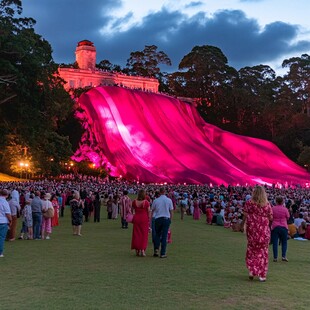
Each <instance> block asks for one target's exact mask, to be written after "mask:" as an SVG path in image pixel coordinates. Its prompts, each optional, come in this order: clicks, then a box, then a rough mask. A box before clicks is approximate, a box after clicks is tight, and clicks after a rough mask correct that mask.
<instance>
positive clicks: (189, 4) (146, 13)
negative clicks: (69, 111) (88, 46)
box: [23, 0, 310, 74]
mask: <svg viewBox="0 0 310 310" xmlns="http://www.w3.org/2000/svg"><path fill="white" fill-rule="evenodd" d="M23 9H24V11H23V15H24V16H27V17H33V18H34V19H35V20H36V21H37V24H36V26H35V29H36V32H37V33H38V34H40V35H42V37H44V38H45V39H46V40H48V41H49V42H50V43H51V45H52V48H53V57H54V60H55V61H56V62H57V63H62V62H64V63H72V62H74V61H75V54H74V51H75V47H76V44H77V42H79V41H81V40H83V39H88V40H91V41H92V42H94V44H95V46H96V48H97V62H99V61H100V60H103V59H108V60H109V61H110V62H111V63H113V64H119V65H121V66H124V65H125V64H126V60H127V59H128V58H129V55H130V52H133V51H138V50H143V48H144V46H145V45H153V44H154V45H156V46H158V50H162V51H164V52H165V53H166V54H167V55H168V56H169V57H170V59H171V60H172V67H170V68H165V71H174V70H177V67H178V64H179V63H180V61H181V59H182V58H183V56H185V55H186V54H188V53H189V52H190V51H191V49H192V48H193V47H194V46H196V45H214V46H217V47H219V48H220V49H221V50H222V51H223V53H224V54H225V55H226V56H227V58H228V61H229V65H231V66H233V67H235V68H236V69H240V68H242V67H245V66H254V65H258V64H266V65H270V66H271V67H272V68H273V69H274V70H276V71H277V72H278V73H279V74H281V73H283V70H281V64H282V61H283V60H284V59H287V58H289V57H292V56H300V55H302V54H304V53H306V54H309V53H310V18H309V17H308V16H307V14H308V13H309V11H310V1H309V0H296V1H292V0H201V1H199V0H198V1H195V0H194V1H186V0H154V1H153V0H104V1H102V0H87V1H86V0H40V1H34V0H23Z"/></svg>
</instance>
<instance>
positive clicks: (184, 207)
mask: <svg viewBox="0 0 310 310" xmlns="http://www.w3.org/2000/svg"><path fill="white" fill-rule="evenodd" d="M187 208H188V198H187V194H183V199H181V200H180V212H181V220H183V219H184V213H185V212H186V210H187Z"/></svg>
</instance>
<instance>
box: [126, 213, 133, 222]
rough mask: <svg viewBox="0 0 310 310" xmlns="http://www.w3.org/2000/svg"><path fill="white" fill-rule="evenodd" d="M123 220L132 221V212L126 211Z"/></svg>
mask: <svg viewBox="0 0 310 310" xmlns="http://www.w3.org/2000/svg"><path fill="white" fill-rule="evenodd" d="M125 220H126V222H127V223H132V222H133V214H132V213H127V215H126V218H125Z"/></svg>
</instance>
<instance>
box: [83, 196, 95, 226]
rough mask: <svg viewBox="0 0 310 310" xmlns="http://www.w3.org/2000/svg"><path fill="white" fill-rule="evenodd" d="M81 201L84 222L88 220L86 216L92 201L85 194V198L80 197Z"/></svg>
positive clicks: (88, 213) (88, 214)
mask: <svg viewBox="0 0 310 310" xmlns="http://www.w3.org/2000/svg"><path fill="white" fill-rule="evenodd" d="M81 201H84V209H83V215H84V219H85V222H88V218H89V216H90V209H91V206H92V204H93V201H92V200H91V198H90V197H89V196H86V197H85V199H81Z"/></svg>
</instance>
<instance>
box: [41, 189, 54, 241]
mask: <svg viewBox="0 0 310 310" xmlns="http://www.w3.org/2000/svg"><path fill="white" fill-rule="evenodd" d="M50 199H51V194H50V193H46V194H45V195H44V199H43V201H42V213H43V217H42V227H41V239H43V240H44V239H46V240H49V239H50V238H51V237H50V234H51V233H52V218H53V217H54V215H55V214H54V207H53V205H52V203H51V201H50ZM49 209H52V210H50V211H49ZM48 213H50V214H51V215H52V216H51V217H46V215H44V214H48ZM45 233H46V237H45Z"/></svg>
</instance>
